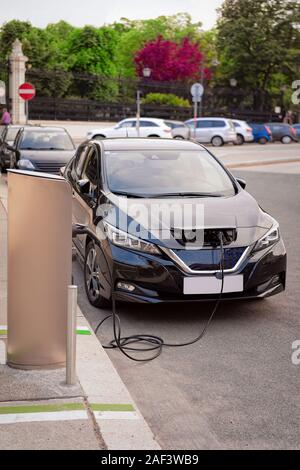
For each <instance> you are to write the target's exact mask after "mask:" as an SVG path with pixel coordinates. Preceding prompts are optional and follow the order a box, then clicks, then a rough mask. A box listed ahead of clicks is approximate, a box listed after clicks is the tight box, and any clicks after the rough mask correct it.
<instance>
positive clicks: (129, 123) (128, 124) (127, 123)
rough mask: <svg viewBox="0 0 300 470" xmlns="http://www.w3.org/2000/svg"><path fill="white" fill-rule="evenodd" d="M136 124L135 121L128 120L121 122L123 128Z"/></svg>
mask: <svg viewBox="0 0 300 470" xmlns="http://www.w3.org/2000/svg"><path fill="white" fill-rule="evenodd" d="M134 126H135V121H126V122H123V123H122V124H120V126H119V127H120V128H121V129H124V128H126V127H134Z"/></svg>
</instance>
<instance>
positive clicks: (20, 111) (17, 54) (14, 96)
mask: <svg viewBox="0 0 300 470" xmlns="http://www.w3.org/2000/svg"><path fill="white" fill-rule="evenodd" d="M27 61H28V58H27V57H26V56H25V55H24V54H23V51H22V43H21V42H20V41H19V39H16V40H15V42H14V43H13V46H12V53H11V54H10V56H9V62H10V74H9V97H10V99H11V117H12V122H13V123H14V124H25V123H26V113H25V101H24V100H23V99H22V98H20V96H19V86H20V85H22V83H24V82H25V72H26V62H27Z"/></svg>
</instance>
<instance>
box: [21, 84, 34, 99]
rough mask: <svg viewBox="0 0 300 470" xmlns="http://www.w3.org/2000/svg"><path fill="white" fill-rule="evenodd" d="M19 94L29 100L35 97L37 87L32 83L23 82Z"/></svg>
mask: <svg viewBox="0 0 300 470" xmlns="http://www.w3.org/2000/svg"><path fill="white" fill-rule="evenodd" d="M19 96H20V97H21V98H22V99H23V100H25V101H29V100H32V98H34V97H35V88H34V86H33V85H31V83H26V82H25V83H23V84H22V85H20V86H19Z"/></svg>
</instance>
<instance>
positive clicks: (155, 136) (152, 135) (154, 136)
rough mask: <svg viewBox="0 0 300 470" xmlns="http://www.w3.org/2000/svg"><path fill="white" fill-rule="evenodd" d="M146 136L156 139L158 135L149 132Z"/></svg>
mask: <svg viewBox="0 0 300 470" xmlns="http://www.w3.org/2000/svg"><path fill="white" fill-rule="evenodd" d="M148 137H149V139H158V138H159V135H154V134H151V135H148Z"/></svg>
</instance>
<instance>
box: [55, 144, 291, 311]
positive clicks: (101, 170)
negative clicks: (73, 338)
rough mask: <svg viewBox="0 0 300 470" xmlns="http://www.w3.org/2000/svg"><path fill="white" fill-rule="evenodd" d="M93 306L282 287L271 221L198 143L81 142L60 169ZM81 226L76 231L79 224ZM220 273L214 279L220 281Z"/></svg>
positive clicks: (240, 295)
mask: <svg viewBox="0 0 300 470" xmlns="http://www.w3.org/2000/svg"><path fill="white" fill-rule="evenodd" d="M63 174H64V176H65V178H66V179H67V180H68V181H69V183H70V185H71V187H72V191H73V222H74V223H75V224H77V227H82V228H88V230H89V233H90V235H87V234H86V233H85V234H82V235H79V236H77V237H76V238H75V239H74V243H75V245H76V248H77V250H78V252H79V254H80V255H81V256H82V259H83V260H84V276H85V288H86V293H87V296H88V298H89V301H90V302H91V303H92V304H93V305H94V306H99V307H101V306H104V305H105V304H107V303H108V302H109V300H110V298H111V294H112V291H113V292H114V295H115V298H116V299H119V300H125V301H132V302H151V303H156V302H180V301H189V300H192V301H199V300H208V299H210V300H212V299H216V298H218V296H219V295H220V292H221V290H222V298H223V299H247V298H263V297H268V296H270V295H274V294H277V293H279V292H281V291H283V290H284V289H285V280H286V251H285V247H284V243H283V241H282V238H281V235H280V230H279V226H278V223H277V222H276V220H275V219H274V218H273V217H271V216H270V215H269V214H267V213H266V212H264V211H263V210H262V209H261V208H260V207H259V205H258V203H257V202H256V200H255V199H254V198H253V197H252V196H251V195H250V194H248V193H247V192H246V191H245V190H244V188H245V182H244V181H243V180H239V179H235V178H234V177H233V175H232V174H231V173H230V172H229V171H228V170H227V169H226V168H225V167H224V166H223V165H222V163H220V162H219V161H218V159H217V158H215V157H214V156H213V155H212V154H211V153H210V152H209V151H208V150H206V149H205V147H203V146H201V145H200V144H197V143H195V142H190V141H176V140H171V139H142V138H140V139H138V138H133V139H130V138H129V139H128V138H127V139H106V140H103V141H88V142H84V143H83V144H81V145H80V146H79V147H78V149H77V152H76V155H75V156H74V158H73V159H72V160H71V161H70V162H69V164H68V165H67V166H66V167H65V169H64V172H63ZM83 233H84V232H83ZM222 280H223V281H224V282H223V283H222Z"/></svg>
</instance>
